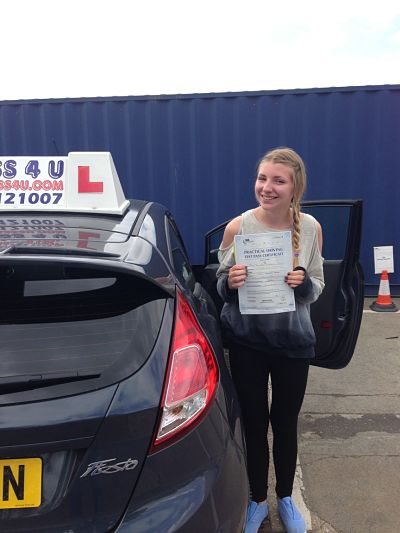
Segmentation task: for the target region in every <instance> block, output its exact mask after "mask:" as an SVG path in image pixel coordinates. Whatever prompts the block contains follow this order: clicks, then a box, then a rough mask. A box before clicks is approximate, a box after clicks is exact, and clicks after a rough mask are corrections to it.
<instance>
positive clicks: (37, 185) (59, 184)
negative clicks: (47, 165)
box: [0, 180, 64, 191]
mask: <svg viewBox="0 0 400 533" xmlns="http://www.w3.org/2000/svg"><path fill="white" fill-rule="evenodd" d="M63 190H64V182H63V181H51V180H34V181H29V180H0V191H63Z"/></svg>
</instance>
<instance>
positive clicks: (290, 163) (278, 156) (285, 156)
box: [257, 147, 307, 268]
mask: <svg viewBox="0 0 400 533" xmlns="http://www.w3.org/2000/svg"><path fill="white" fill-rule="evenodd" d="M266 161H269V162H271V163H281V164H282V165H285V166H287V167H289V168H290V169H291V170H292V177H293V185H294V188H293V198H292V205H291V207H292V217H293V231H292V247H293V268H295V267H296V266H298V264H299V253H300V202H301V199H302V197H303V194H304V191H305V190H306V185H307V173H306V167H305V165H304V162H303V160H302V159H301V157H300V156H299V154H297V153H296V152H295V151H294V150H292V149H291V148H286V147H279V148H274V149H273V150H270V151H269V152H267V153H266V154H265V155H263V157H262V158H261V159H260V161H259V162H258V165H257V175H258V171H259V169H260V165H261V163H264V162H266Z"/></svg>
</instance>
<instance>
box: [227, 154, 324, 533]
mask: <svg viewBox="0 0 400 533" xmlns="http://www.w3.org/2000/svg"><path fill="white" fill-rule="evenodd" d="M305 186H306V172H305V167H304V163H303V161H302V159H301V158H300V156H299V155H298V154H297V153H296V152H295V151H294V150H292V149H290V148H277V149H274V150H271V151H270V152H268V153H267V154H265V155H264V156H263V157H262V159H261V160H260V162H259V164H258V167H257V175H256V183H255V196H256V200H257V203H258V207H256V208H254V209H250V210H249V211H246V212H245V213H243V214H242V215H240V216H238V217H236V218H234V219H233V220H232V221H231V222H230V223H229V224H228V225H227V227H226V229H225V233H224V237H223V241H222V244H221V247H220V250H219V260H220V267H219V269H218V273H217V277H218V285H217V286H218V292H219V294H220V296H221V297H222V299H223V300H224V307H223V310H222V313H221V320H222V327H223V332H224V337H225V340H226V342H227V344H228V346H229V357H230V365H231V371H232V377H233V380H234V383H235V385H236V389H237V392H238V396H239V401H240V405H241V410H242V417H243V424H244V431H245V436H246V444H247V455H248V457H247V464H248V475H249V482H250V489H251V495H252V501H251V502H250V504H249V508H248V513H247V524H246V530H245V533H256V532H257V531H258V529H259V527H260V525H261V523H262V522H263V520H264V519H265V518H266V517H267V515H268V505H267V501H266V498H267V480H268V466H269V450H268V441H267V431H268V426H269V422H270V421H271V426H272V431H273V450H272V451H273V460H274V466H275V474H276V487H275V491H276V494H277V497H278V511H279V514H280V517H281V520H282V522H283V524H284V525H285V527H286V530H287V532H288V533H303V532H305V531H306V525H305V522H304V519H303V517H302V516H301V514H300V513H299V511H298V509H297V508H296V507H295V505H294V503H293V501H292V498H291V494H292V488H293V481H294V476H295V470H296V459H297V420H298V414H299V411H300V408H301V405H302V402H303V398H304V394H305V389H306V384H307V376H308V368H309V363H310V359H311V358H313V357H314V345H315V334H314V330H313V327H312V324H311V320H310V304H311V303H312V302H314V301H315V300H316V299H317V298H318V296H319V295H320V294H321V292H322V290H323V288H324V278H323V269H322V257H321V250H322V231H321V226H320V224H319V223H318V222H317V221H316V220H315V218H313V217H312V216H310V215H307V214H304V213H301V212H300V200H301V198H302V196H303V193H304V190H305ZM283 230H291V232H292V248H293V268H292V270H291V271H290V272H288V273H287V275H286V276H285V282H286V283H287V284H288V285H289V287H291V288H292V289H293V291H294V297H295V303H296V309H295V311H293V312H285V313H276V314H241V312H240V310H239V304H238V289H239V287H241V286H242V285H243V284H245V283H246V278H247V270H246V266H245V265H242V264H236V262H235V255H234V246H233V241H234V236H235V235H237V234H243V235H246V234H254V233H268V232H273V231H283ZM269 377H270V378H271V386H272V402H271V406H269V405H268V394H267V392H268V378H269Z"/></svg>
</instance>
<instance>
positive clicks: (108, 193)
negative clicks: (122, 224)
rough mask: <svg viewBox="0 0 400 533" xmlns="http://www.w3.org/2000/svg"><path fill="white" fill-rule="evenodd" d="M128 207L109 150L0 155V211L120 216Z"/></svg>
mask: <svg viewBox="0 0 400 533" xmlns="http://www.w3.org/2000/svg"><path fill="white" fill-rule="evenodd" d="M128 206H129V201H128V200H127V199H126V198H125V195H124V192H123V190H122V186H121V183H120V181H119V178H118V174H117V171H116V169H115V165H114V162H113V159H112V156H111V154H110V152H70V153H69V154H68V156H67V157H58V156H57V157H56V156H52V157H43V156H40V157H35V156H17V157H14V156H0V211H12V210H16V209H18V210H21V211H22V210H23V211H67V212H85V213H90V212H91V213H104V214H116V215H122V214H124V212H125V211H126V209H127V208H128Z"/></svg>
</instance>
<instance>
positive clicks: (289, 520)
mask: <svg viewBox="0 0 400 533" xmlns="http://www.w3.org/2000/svg"><path fill="white" fill-rule="evenodd" d="M278 513H279V516H280V517H281V520H282V522H283V525H284V526H285V528H286V531H287V533H306V531H307V526H306V523H305V522H304V518H303V517H302V516H301V514H300V512H299V510H298V509H297V507H296V506H295V504H294V503H293V500H292V498H291V496H286V498H282V499H281V498H278Z"/></svg>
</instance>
